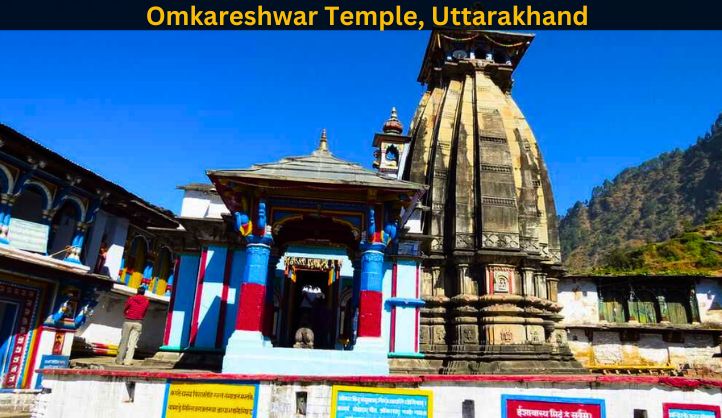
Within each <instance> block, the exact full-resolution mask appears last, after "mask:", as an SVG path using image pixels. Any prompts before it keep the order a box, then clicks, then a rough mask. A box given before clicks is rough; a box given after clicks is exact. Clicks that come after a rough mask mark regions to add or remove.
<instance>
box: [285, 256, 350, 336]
mask: <svg viewBox="0 0 722 418" xmlns="http://www.w3.org/2000/svg"><path fill="white" fill-rule="evenodd" d="M328 278H329V274H328V272H323V271H310V270H309V271H306V270H302V271H299V272H297V273H296V275H295V281H292V280H287V287H288V288H287V292H286V295H287V298H286V299H287V300H286V302H287V304H288V305H287V306H288V308H287V311H288V318H287V321H285V323H286V324H288V325H289V327H288V328H287V330H286V336H287V344H286V345H287V346H290V347H293V346H294V344H295V343H296V331H297V330H298V329H299V328H303V327H306V328H310V329H311V330H312V331H313V337H314V338H313V348H314V349H322V350H323V349H325V350H332V349H334V348H335V347H336V339H337V335H336V329H337V324H336V318H337V317H338V312H339V305H338V281H334V282H332V283H329V279H328Z"/></svg>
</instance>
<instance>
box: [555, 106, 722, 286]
mask: <svg viewBox="0 0 722 418" xmlns="http://www.w3.org/2000/svg"><path fill="white" fill-rule="evenodd" d="M720 207H722V114H721V115H720V116H719V117H718V118H717V121H716V122H715V123H714V125H713V126H712V128H711V129H710V131H709V132H708V133H707V134H706V135H704V136H703V137H700V138H699V139H698V140H697V143H696V144H694V145H692V146H691V147H689V148H688V149H687V150H685V151H681V150H675V151H672V152H668V153H664V154H662V155H660V156H658V157H656V158H653V159H651V160H649V161H647V162H645V163H643V164H641V165H640V166H637V167H633V168H628V169H626V170H624V171H622V172H621V173H620V174H619V175H617V177H616V178H614V180H612V181H605V182H604V184H603V185H601V186H598V187H596V188H594V190H593V191H592V197H591V199H590V200H589V201H588V202H586V203H583V202H577V203H576V204H575V205H574V206H573V207H572V208H571V209H569V211H568V212H567V214H566V215H565V216H564V217H563V218H562V219H561V222H560V224H559V228H560V235H561V241H562V253H563V255H564V263H565V264H566V266H567V267H568V268H569V269H570V270H571V271H573V272H583V271H588V270H591V269H594V268H599V267H601V266H604V265H608V264H609V261H610V255H612V252H613V251H614V254H615V255H617V256H618V255H620V254H622V253H626V252H627V250H630V249H632V248H637V247H640V246H643V245H645V244H648V243H653V242H658V241H665V240H668V239H669V238H671V237H673V236H678V235H679V234H681V233H683V232H684V231H685V230H690V229H691V228H692V226H694V225H700V224H702V223H703V222H704V221H705V219H706V218H707V216H708V215H709V214H710V213H712V212H714V211H716V210H717V209H718V208H720Z"/></svg>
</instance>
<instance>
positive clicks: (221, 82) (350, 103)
mask: <svg viewBox="0 0 722 418" xmlns="http://www.w3.org/2000/svg"><path fill="white" fill-rule="evenodd" d="M428 36H429V32H426V31H423V32H414V31H407V32H350V31H349V32H340V31H337V32H293V31H288V32H243V31H222V32H130V31H128V32H28V31H22V32H0V45H2V46H3V63H2V65H0V121H2V122H3V123H5V124H7V125H10V126H11V127H13V128H15V129H17V130H18V131H20V132H22V133H24V134H26V135H28V136H30V137H31V138H33V139H35V140H37V141H39V142H41V143H43V144H44V145H46V146H48V147H50V148H52V149H54V150H56V151H57V152H59V153H61V154H63V155H65V156H66V157H68V158H70V159H71V160H73V161H75V162H77V163H79V164H82V165H84V166H86V167H88V168H90V169H92V170H94V171H96V172H98V173H99V174H101V175H103V176H105V177H107V178H108V179H110V180H112V181H115V182H117V183H119V184H121V185H123V186H125V187H126V188H128V189H129V190H131V191H133V192H135V193H137V194H139V195H140V196H142V197H143V198H145V199H147V200H149V201H151V202H153V203H156V204H159V205H161V206H165V207H167V208H169V209H171V210H173V211H175V212H178V211H179V209H180V201H181V197H182V193H181V191H179V190H176V188H175V187H176V186H178V185H181V184H186V183H189V182H199V181H205V180H206V177H205V174H204V170H205V169H211V168H242V167H247V166H249V165H251V164H252V163H254V162H267V161H273V160H277V159H279V158H281V157H283V156H285V155H298V154H305V153H308V152H310V151H311V150H313V149H314V148H315V146H316V144H317V141H318V136H319V133H320V131H321V129H322V128H327V129H328V135H329V142H330V147H331V150H332V152H334V153H335V154H336V155H338V156H340V157H342V158H346V159H349V160H353V161H357V162H360V163H363V164H364V165H366V166H370V163H371V160H372V152H373V150H372V149H371V140H372V138H373V134H374V133H375V132H376V131H377V130H379V128H380V127H381V125H382V124H383V122H384V120H385V119H386V118H387V116H388V113H389V110H390V108H391V106H396V107H397V108H398V109H399V116H400V118H401V120H402V121H403V122H404V124H405V125H408V122H409V120H410V118H411V116H412V114H413V112H414V109H415V108H416V105H417V103H418V100H419V98H420V97H421V94H422V93H423V91H424V88H423V87H422V86H421V85H419V84H418V83H417V82H416V76H417V74H418V70H419V65H420V62H421V58H422V56H423V51H424V48H425V46H426V42H427V39H428ZM720 45H722V32H642V31H637V32H607V31H590V32H539V33H537V38H536V40H535V41H534V42H533V44H532V46H531V48H530V49H529V51H528V52H527V54H526V57H525V58H524V60H522V63H521V65H520V67H519V68H518V69H517V71H516V73H515V80H516V82H515V85H514V90H513V95H514V97H515V98H516V100H517V102H518V103H519V105H520V107H521V109H522V110H523V111H524V113H525V115H526V116H527V118H528V119H529V121H530V123H531V126H532V129H533V130H534V132H535V134H536V136H537V139H538V140H539V143H540V146H541V149H542V152H543V154H544V157H545V159H546V163H547V166H548V168H549V170H550V172H551V176H552V184H553V188H554V192H555V196H556V199H557V209H558V211H559V212H560V213H564V212H565V211H566V209H567V208H568V207H570V206H571V205H572V204H573V203H574V202H575V201H576V200H585V199H588V198H589V196H590V193H591V189H592V187H594V186H596V185H598V184H600V183H601V182H602V181H603V180H604V179H606V178H612V177H614V175H615V174H617V173H618V172H619V171H620V170H622V169H623V168H625V167H628V166H630V165H636V164H639V163H641V162H642V161H644V160H646V159H648V158H651V157H653V156H655V155H657V154H658V153H660V152H663V151H669V150H672V149H674V148H685V147H687V146H689V145H691V144H692V143H694V141H695V139H696V138H697V136H698V135H701V134H703V133H704V132H705V131H706V130H707V129H708V128H709V126H710V125H711V123H712V122H713V120H714V119H715V117H716V116H717V114H718V113H719V112H720V111H722V101H721V100H720V99H721V98H722V54H720V51H721V49H720V48H721V47H720Z"/></svg>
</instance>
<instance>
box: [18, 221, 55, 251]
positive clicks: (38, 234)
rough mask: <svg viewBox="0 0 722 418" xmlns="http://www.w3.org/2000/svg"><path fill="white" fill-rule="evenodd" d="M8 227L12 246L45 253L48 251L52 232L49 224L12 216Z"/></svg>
mask: <svg viewBox="0 0 722 418" xmlns="http://www.w3.org/2000/svg"><path fill="white" fill-rule="evenodd" d="M8 228H9V229H8V241H10V246H12V247H15V248H17V249H20V250H26V251H32V252H36V253H43V254H45V252H46V251H48V234H49V233H50V227H49V226H48V225H45V224H39V223H36V222H30V221H24V220H22V219H18V218H10V225H9V227H8Z"/></svg>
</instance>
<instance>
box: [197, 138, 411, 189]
mask: <svg viewBox="0 0 722 418" xmlns="http://www.w3.org/2000/svg"><path fill="white" fill-rule="evenodd" d="M207 174H208V176H209V177H211V178H213V179H216V178H226V179H233V180H234V181H235V182H239V181H241V182H242V181H247V182H248V183H249V185H250V184H256V183H257V182H258V181H269V180H270V181H281V182H293V183H308V184H324V185H351V186H359V187H368V188H377V189H388V190H400V191H416V190H422V189H424V188H425V186H423V185H421V184H418V183H413V182H409V181H403V180H397V179H396V178H391V177H386V176H383V175H381V174H380V173H378V172H376V171H372V170H369V169H366V168H364V167H362V166H361V165H359V164H356V163H352V162H350V161H346V160H342V159H340V158H338V157H335V156H333V154H332V153H331V151H329V148H328V139H327V137H326V130H324V131H323V133H322V134H321V139H320V141H319V146H318V148H317V149H316V150H315V151H313V152H312V153H311V154H308V155H303V156H298V157H286V158H283V159H281V160H279V161H276V162H273V163H267V164H255V165H253V166H251V167H250V168H246V169H236V170H209V171H208V172H207Z"/></svg>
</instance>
